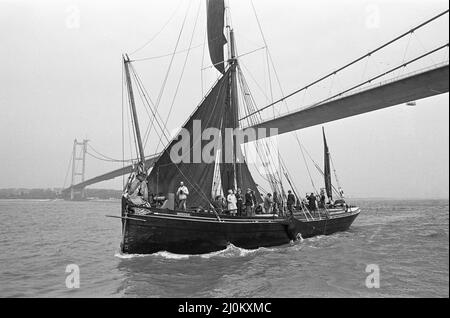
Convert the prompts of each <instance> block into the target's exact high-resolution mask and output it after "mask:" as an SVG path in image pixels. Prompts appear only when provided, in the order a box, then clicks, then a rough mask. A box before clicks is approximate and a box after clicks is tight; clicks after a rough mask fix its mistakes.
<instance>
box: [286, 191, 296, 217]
mask: <svg viewBox="0 0 450 318" xmlns="http://www.w3.org/2000/svg"><path fill="white" fill-rule="evenodd" d="M294 204H295V196H294V195H293V194H292V191H291V190H289V191H288V196H287V208H288V211H289V213H290V214H292V212H293V210H292V207H293V206H294Z"/></svg>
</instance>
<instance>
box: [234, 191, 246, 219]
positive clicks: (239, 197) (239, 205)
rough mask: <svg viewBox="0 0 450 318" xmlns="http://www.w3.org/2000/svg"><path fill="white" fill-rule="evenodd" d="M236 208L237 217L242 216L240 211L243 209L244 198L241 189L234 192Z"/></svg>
mask: <svg viewBox="0 0 450 318" xmlns="http://www.w3.org/2000/svg"><path fill="white" fill-rule="evenodd" d="M236 207H237V215H239V216H241V215H242V209H243V207H244V198H243V196H242V192H241V189H239V188H238V189H237V192H236Z"/></svg>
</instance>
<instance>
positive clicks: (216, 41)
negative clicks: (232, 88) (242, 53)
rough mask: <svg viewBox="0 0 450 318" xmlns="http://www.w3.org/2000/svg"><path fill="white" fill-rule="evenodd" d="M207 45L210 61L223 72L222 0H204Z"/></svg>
mask: <svg viewBox="0 0 450 318" xmlns="http://www.w3.org/2000/svg"><path fill="white" fill-rule="evenodd" d="M206 10H207V30H208V47H209V56H210V57H211V62H212V64H213V65H214V66H215V68H216V69H217V70H218V71H219V72H220V73H222V74H223V73H225V65H224V55H223V46H224V45H225V43H227V39H226V38H225V35H224V34H223V30H224V16H225V4H224V0H206Z"/></svg>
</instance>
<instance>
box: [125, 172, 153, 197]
mask: <svg viewBox="0 0 450 318" xmlns="http://www.w3.org/2000/svg"><path fill="white" fill-rule="evenodd" d="M146 177H147V176H146V174H145V173H142V172H141V173H138V174H137V176H136V178H134V180H133V181H132V182H131V185H130V187H129V188H128V191H127V196H128V197H130V198H136V197H138V196H139V197H141V198H142V199H143V200H145V201H147V200H148V188H147V182H145V178H146Z"/></svg>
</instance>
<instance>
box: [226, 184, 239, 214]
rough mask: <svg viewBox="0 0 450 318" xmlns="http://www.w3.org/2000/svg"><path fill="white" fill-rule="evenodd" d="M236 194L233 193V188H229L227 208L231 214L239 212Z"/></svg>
mask: <svg viewBox="0 0 450 318" xmlns="http://www.w3.org/2000/svg"><path fill="white" fill-rule="evenodd" d="M236 203H237V201H236V196H235V195H234V193H233V190H231V189H230V190H228V196H227V208H228V211H229V212H230V215H232V216H235V215H236V212H237V206H236Z"/></svg>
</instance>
